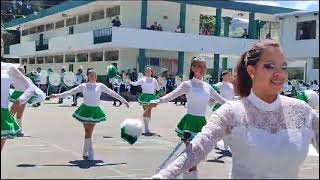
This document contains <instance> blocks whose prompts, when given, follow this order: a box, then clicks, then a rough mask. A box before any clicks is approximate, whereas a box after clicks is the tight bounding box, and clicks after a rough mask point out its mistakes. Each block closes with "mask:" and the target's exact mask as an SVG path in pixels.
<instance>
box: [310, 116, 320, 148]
mask: <svg viewBox="0 0 320 180" xmlns="http://www.w3.org/2000/svg"><path fill="white" fill-rule="evenodd" d="M311 117H312V130H313V133H314V138H313V139H312V144H313V146H314V148H316V150H317V152H318V153H319V110H314V111H313V112H312V115H311Z"/></svg>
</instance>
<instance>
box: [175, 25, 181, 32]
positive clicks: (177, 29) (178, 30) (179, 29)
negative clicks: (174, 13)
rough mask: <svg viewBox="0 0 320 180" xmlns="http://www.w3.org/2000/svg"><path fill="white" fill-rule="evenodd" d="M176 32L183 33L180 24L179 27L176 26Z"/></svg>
mask: <svg viewBox="0 0 320 180" xmlns="http://www.w3.org/2000/svg"><path fill="white" fill-rule="evenodd" d="M174 32H176V33H181V28H180V25H178V26H177V28H176V30H174Z"/></svg>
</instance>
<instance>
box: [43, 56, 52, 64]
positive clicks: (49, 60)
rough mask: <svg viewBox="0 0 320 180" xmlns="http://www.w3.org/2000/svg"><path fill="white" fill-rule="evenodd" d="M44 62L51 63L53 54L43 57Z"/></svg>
mask: <svg viewBox="0 0 320 180" xmlns="http://www.w3.org/2000/svg"><path fill="white" fill-rule="evenodd" d="M44 62H45V63H47V64H49V63H50V64H51V63H53V56H47V58H46V59H45V61H44Z"/></svg>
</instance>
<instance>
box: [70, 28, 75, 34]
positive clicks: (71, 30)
mask: <svg viewBox="0 0 320 180" xmlns="http://www.w3.org/2000/svg"><path fill="white" fill-rule="evenodd" d="M69 34H74V27H73V26H70V27H69Z"/></svg>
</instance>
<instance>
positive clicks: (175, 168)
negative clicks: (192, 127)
mask: <svg viewBox="0 0 320 180" xmlns="http://www.w3.org/2000/svg"><path fill="white" fill-rule="evenodd" d="M232 117H233V115H232V113H231V109H230V105H229V103H226V104H224V105H222V106H221V107H220V108H219V109H218V110H217V111H216V112H214V113H213V114H212V116H211V117H210V119H209V120H208V122H207V124H206V125H205V126H204V127H203V128H202V131H201V132H200V133H199V134H197V135H196V136H195V137H194V139H193V140H192V141H191V144H190V145H189V146H188V147H187V148H186V149H185V151H184V152H183V153H182V154H181V155H180V156H179V157H178V158H177V159H176V160H175V161H173V162H172V163H171V164H169V165H168V166H167V167H166V168H164V169H162V170H161V171H160V172H159V174H158V175H159V176H161V177H163V178H168V179H173V178H176V177H177V176H178V175H179V174H181V173H183V172H185V171H187V170H189V169H190V168H192V167H194V166H196V165H197V164H198V163H199V162H200V161H202V160H204V159H205V158H206V156H207V155H208V154H209V152H210V151H211V150H212V148H213V146H214V145H215V144H216V142H218V141H219V140H221V139H222V138H223V136H224V135H225V134H226V132H229V131H228V129H230V128H231V126H232V125H231V123H229V122H231V121H230V119H232Z"/></svg>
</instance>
